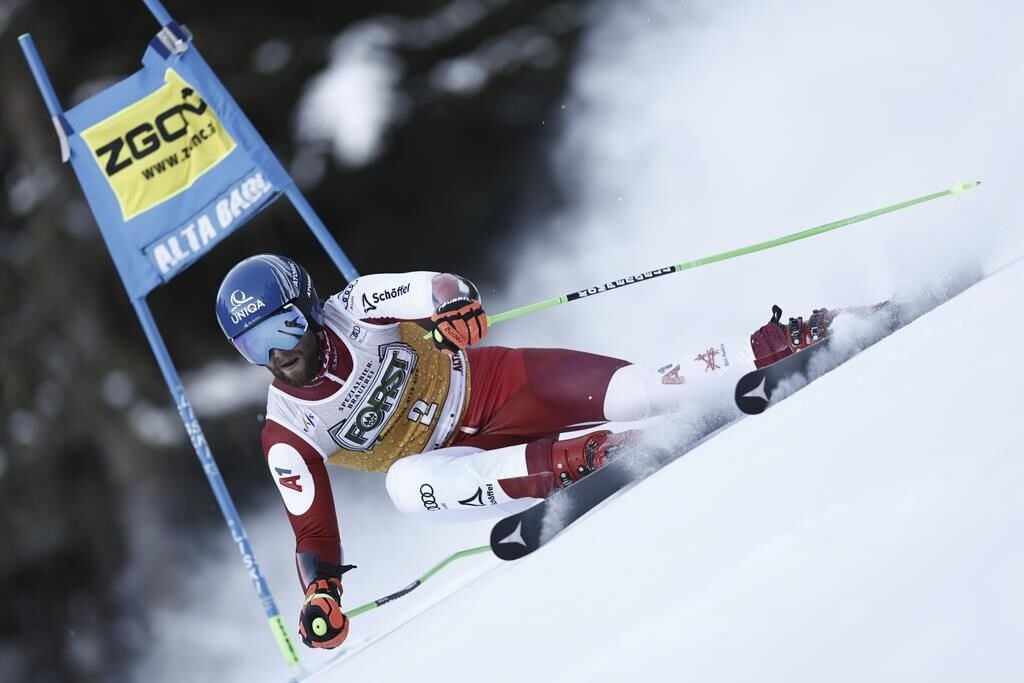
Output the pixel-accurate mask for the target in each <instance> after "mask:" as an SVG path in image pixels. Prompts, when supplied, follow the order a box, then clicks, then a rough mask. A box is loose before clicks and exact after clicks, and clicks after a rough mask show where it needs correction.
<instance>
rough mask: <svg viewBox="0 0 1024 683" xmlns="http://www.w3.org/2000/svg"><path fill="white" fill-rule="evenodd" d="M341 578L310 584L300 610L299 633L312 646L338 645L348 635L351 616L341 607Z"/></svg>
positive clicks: (333, 646)
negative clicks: (343, 611)
mask: <svg viewBox="0 0 1024 683" xmlns="http://www.w3.org/2000/svg"><path fill="white" fill-rule="evenodd" d="M341 593H342V590H341V580H340V579H336V578H329V579H317V580H316V581H314V582H313V583H311V584H309V586H307V587H306V601H305V602H304V603H303V604H302V611H301V612H299V636H300V637H301V638H302V642H303V643H305V644H306V645H307V646H309V647H322V648H327V649H330V648H335V647H338V646H339V645H341V644H342V643H343V642H345V638H347V637H348V617H346V616H345V615H344V614H343V613H342V611H341Z"/></svg>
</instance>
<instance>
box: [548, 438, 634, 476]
mask: <svg viewBox="0 0 1024 683" xmlns="http://www.w3.org/2000/svg"><path fill="white" fill-rule="evenodd" d="M637 434H639V431H637V430H635V429H633V430H630V431H628V432H622V433H621V434H616V433H614V432H610V431H608V430H607V429H605V430H601V431H599V432H591V433H589V434H584V435H583V436H579V437H576V438H575V439H569V440H567V441H555V442H554V443H552V444H551V471H552V472H554V473H555V482H556V483H557V485H558V486H559V487H560V488H565V487H566V486H568V485H569V484H571V483H573V482H574V481H579V480H580V479H582V478H583V477H585V476H587V475H588V474H590V473H591V472H593V471H595V470H598V469H600V468H601V467H604V465H605V463H607V462H608V460H609V458H611V457H614V454H615V451H617V450H618V449H620V448H622V446H624V445H626V444H628V443H630V442H631V441H632V440H633V439H635V438H636V435H637Z"/></svg>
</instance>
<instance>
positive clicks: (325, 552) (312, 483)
mask: <svg viewBox="0 0 1024 683" xmlns="http://www.w3.org/2000/svg"><path fill="white" fill-rule="evenodd" d="M262 441H263V454H264V456H265V457H266V459H267V465H268V466H269V468H270V474H271V476H272V477H273V478H274V483H275V484H276V485H277V490H278V492H279V493H280V494H281V499H282V501H283V502H284V506H285V509H286V510H287V511H288V520H289V521H290V522H291V524H292V531H294V532H295V552H296V554H297V556H300V555H301V554H303V553H315V554H316V555H317V556H318V558H319V560H320V561H321V562H329V563H332V564H341V536H340V534H339V533H338V517H337V515H336V514H335V510H334V496H333V495H332V492H331V481H330V478H329V477H328V476H327V467H326V466H325V465H324V461H323V458H322V457H321V456H320V454H319V453H317V452H316V450H314V449H313V447H312V446H311V445H310V444H309V443H307V442H306V441H305V440H303V439H302V438H301V437H299V436H298V435H297V434H295V433H294V432H292V431H291V430H289V429H287V428H285V427H284V426H282V425H281V424H279V423H277V422H274V421H273V420H267V423H266V426H264V428H263V434H262ZM301 573H302V570H301V568H300V577H299V580H300V582H302V581H303V577H302V576H301ZM303 587H305V585H303Z"/></svg>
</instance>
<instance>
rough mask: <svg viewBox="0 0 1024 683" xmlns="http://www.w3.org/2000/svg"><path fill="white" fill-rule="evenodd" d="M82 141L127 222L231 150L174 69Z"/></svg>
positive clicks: (203, 105) (215, 122)
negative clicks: (155, 87)
mask: <svg viewBox="0 0 1024 683" xmlns="http://www.w3.org/2000/svg"><path fill="white" fill-rule="evenodd" d="M82 139H83V140H85V142H86V144H87V145H88V146H89V149H90V150H91V151H92V153H93V156H94V157H95V159H96V163H97V164H98V165H99V167H100V170H101V171H102V172H103V175H104V177H106V179H107V182H109V183H110V187H111V189H113V191H114V195H115V196H116V197H117V201H118V204H119V205H120V207H121V214H122V216H123V217H124V220H126V221H127V220H128V219H130V218H133V217H135V216H137V215H139V214H140V213H142V212H144V211H147V210H149V209H151V208H153V207H154V206H156V205H157V204H159V203H161V202H163V201H166V200H168V199H170V198H171V197H173V196H175V195H176V194H178V193H179V192H183V191H185V190H187V189H188V188H189V187H191V186H192V184H193V183H195V181H196V180H198V179H199V177H200V176H202V175H203V174H204V173H206V172H207V171H209V170H210V169H211V168H213V167H214V166H216V165H217V164H218V163H220V161H221V160H222V159H223V158H224V157H226V156H227V155H228V154H230V153H231V151H232V150H234V148H235V141H234V140H233V139H232V138H231V136H230V135H229V134H228V132H227V131H226V130H225V129H224V127H223V126H222V125H221V123H220V120H219V119H218V118H217V115H216V114H215V113H214V112H213V110H212V109H211V108H210V107H209V106H208V105H207V104H206V102H205V101H204V100H203V98H202V97H200V96H199V94H198V93H197V92H196V91H195V89H194V88H193V87H192V86H191V85H190V84H188V83H187V82H186V81H185V80H184V79H183V78H181V76H179V75H178V74H177V73H176V72H175V71H174V70H173V69H167V71H166V72H165V74H164V85H163V86H161V87H160V88H158V89H157V90H155V91H153V92H152V93H150V94H149V95H146V96H145V97H143V98H142V99H140V100H138V101H136V102H133V103H132V104H130V105H128V106H127V107H125V108H124V109H122V110H120V111H118V112H117V113H115V114H113V115H111V116H109V117H107V118H106V119H104V120H102V121H100V122H99V123H97V124H96V125H94V126H91V127H90V128H88V129H87V130H85V131H83V132H82ZM128 169H131V170H128Z"/></svg>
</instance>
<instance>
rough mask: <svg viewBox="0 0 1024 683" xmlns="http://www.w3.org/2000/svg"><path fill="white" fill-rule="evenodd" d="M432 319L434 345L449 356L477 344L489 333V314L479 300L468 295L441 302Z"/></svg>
mask: <svg viewBox="0 0 1024 683" xmlns="http://www.w3.org/2000/svg"><path fill="white" fill-rule="evenodd" d="M430 319H431V320H432V321H433V323H434V329H433V332H432V333H431V338H432V339H433V340H434V346H436V347H437V348H438V349H439V350H440V351H442V352H444V353H446V354H448V355H449V356H451V355H454V354H455V353H457V352H458V351H461V350H462V349H464V348H466V347H467V346H469V345H470V344H476V343H477V342H479V341H480V340H481V339H483V338H484V336H485V335H486V334H487V314H486V313H484V309H483V307H482V306H481V305H480V302H479V301H476V300H474V299H470V298H468V297H459V298H457V299H452V300H451V301H447V302H445V303H443V304H441V305H440V306H438V307H437V310H436V311H435V312H434V314H433V315H432V316H431V317H430Z"/></svg>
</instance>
